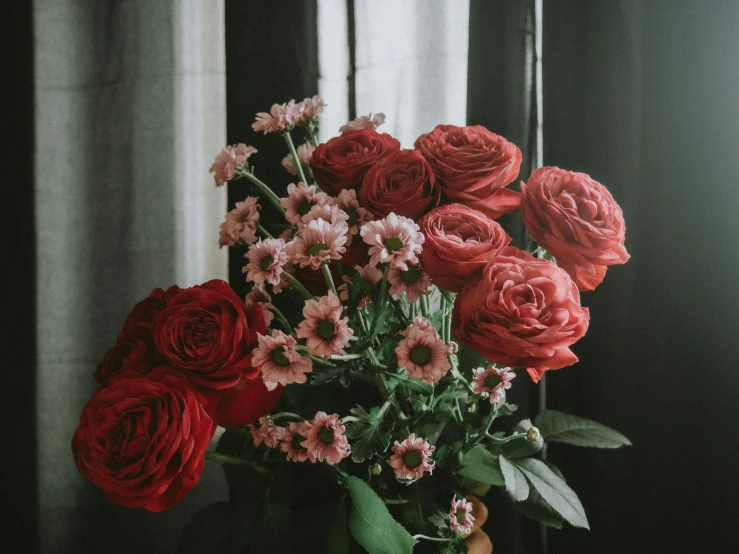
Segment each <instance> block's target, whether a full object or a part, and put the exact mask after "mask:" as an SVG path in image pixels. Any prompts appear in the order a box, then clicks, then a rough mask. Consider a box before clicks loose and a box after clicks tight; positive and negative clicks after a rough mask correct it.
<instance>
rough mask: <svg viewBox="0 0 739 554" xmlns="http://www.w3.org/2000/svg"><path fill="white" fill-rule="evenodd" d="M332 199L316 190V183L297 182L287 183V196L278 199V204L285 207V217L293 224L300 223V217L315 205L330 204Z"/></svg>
mask: <svg viewBox="0 0 739 554" xmlns="http://www.w3.org/2000/svg"><path fill="white" fill-rule="evenodd" d="M331 203H332V200H331V198H330V197H329V195H328V194H326V193H325V192H318V189H317V188H316V185H310V186H308V185H306V184H305V183H298V184H297V185H294V184H293V183H290V184H289V185H287V197H286V198H281V199H280V205H281V206H282V207H283V208H285V219H287V220H288V221H289V222H290V223H292V224H293V225H297V224H298V223H300V218H301V217H303V216H304V215H305V214H307V213H308V212H309V211H310V210H311V208H312V207H313V206H315V205H319V206H323V205H324V204H331Z"/></svg>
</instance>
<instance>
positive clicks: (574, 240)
mask: <svg viewBox="0 0 739 554" xmlns="http://www.w3.org/2000/svg"><path fill="white" fill-rule="evenodd" d="M521 192H522V194H523V198H522V201H521V215H522V216H523V221H524V224H525V225H526V229H528V231H529V233H531V236H532V237H534V240H536V242H537V243H539V245H540V246H542V247H543V248H544V249H546V250H547V252H549V253H550V254H552V255H553V256H554V257H555V258H557V265H559V266H560V267H561V268H563V269H564V270H565V271H567V273H569V274H570V277H572V279H573V280H574V281H575V283H576V284H577V286H578V287H580V290H593V289H594V288H595V287H597V286H598V285H599V284H600V283H601V282H602V281H603V277H604V276H605V274H606V269H608V268H607V266H609V265H614V264H623V263H626V262H627V261H628V259H629V254H628V252H626V248H625V247H624V238H625V234H626V226H625V224H624V216H623V213H622V212H621V208H620V207H619V206H618V204H616V201H615V200H614V199H613V197H612V196H611V193H610V192H608V189H606V187H604V186H603V185H601V184H600V183H599V182H597V181H594V180H593V179H591V178H590V176H588V175H586V174H585V173H575V172H573V171H566V170H564V169H559V168H558V167H541V168H539V169H537V170H536V171H534V173H533V174H532V175H531V177H529V181H528V183H526V184H524V183H521Z"/></svg>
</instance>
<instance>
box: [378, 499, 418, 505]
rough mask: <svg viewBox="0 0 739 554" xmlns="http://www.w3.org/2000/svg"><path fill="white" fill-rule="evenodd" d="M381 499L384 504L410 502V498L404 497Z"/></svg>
mask: <svg viewBox="0 0 739 554" xmlns="http://www.w3.org/2000/svg"><path fill="white" fill-rule="evenodd" d="M382 501H383V502H384V503H385V504H388V505H392V504H410V502H411V501H410V500H406V499H405V498H398V499H395V498H383V499H382Z"/></svg>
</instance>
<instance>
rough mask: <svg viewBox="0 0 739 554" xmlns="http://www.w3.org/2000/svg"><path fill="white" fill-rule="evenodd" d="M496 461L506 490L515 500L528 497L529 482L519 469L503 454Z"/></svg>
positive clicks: (518, 500)
mask: <svg viewBox="0 0 739 554" xmlns="http://www.w3.org/2000/svg"><path fill="white" fill-rule="evenodd" d="M498 463H499V464H500V471H501V473H502V474H503V479H504V481H505V490H506V492H508V494H509V495H510V496H511V498H513V500H515V501H517V502H520V501H522V500H526V499H527V498H528V497H529V484H528V483H527V482H526V477H524V474H523V473H522V472H521V470H520V469H518V468H517V467H516V466H514V465H513V464H512V463H511V462H509V461H508V460H507V459H506V458H504V457H503V456H500V457H499V459H498Z"/></svg>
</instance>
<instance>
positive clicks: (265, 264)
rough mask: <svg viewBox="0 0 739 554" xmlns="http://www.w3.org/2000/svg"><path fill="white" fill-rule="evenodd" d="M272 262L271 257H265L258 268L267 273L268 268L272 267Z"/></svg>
mask: <svg viewBox="0 0 739 554" xmlns="http://www.w3.org/2000/svg"><path fill="white" fill-rule="evenodd" d="M272 262H274V259H273V258H272V256H265V257H264V258H262V261H261V262H260V263H259V267H261V268H262V270H263V271H267V270H268V269H269V266H271V265H272Z"/></svg>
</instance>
